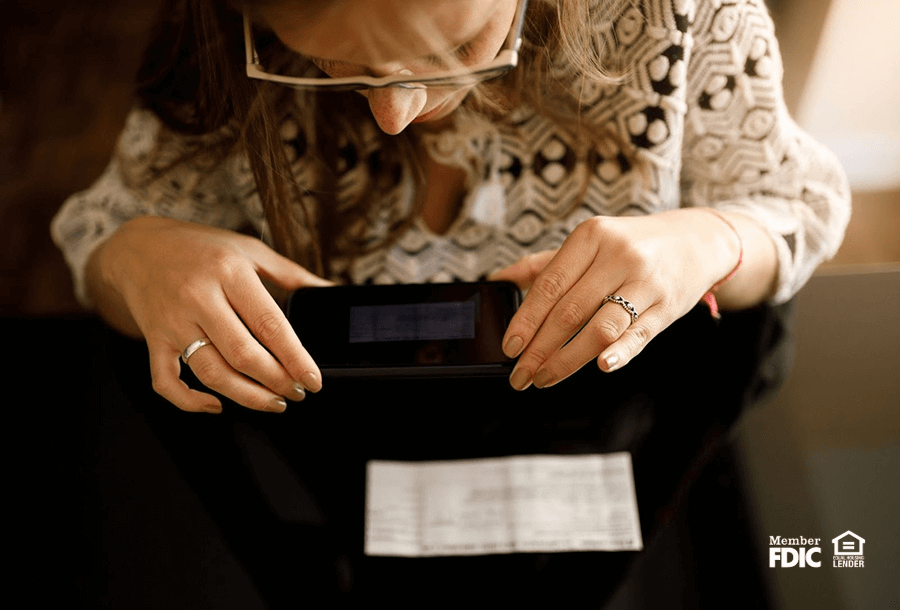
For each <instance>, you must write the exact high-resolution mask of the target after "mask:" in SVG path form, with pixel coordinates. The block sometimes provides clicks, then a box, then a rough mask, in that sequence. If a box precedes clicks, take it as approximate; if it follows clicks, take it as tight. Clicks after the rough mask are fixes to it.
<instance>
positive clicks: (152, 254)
mask: <svg viewBox="0 0 900 610" xmlns="http://www.w3.org/2000/svg"><path fill="white" fill-rule="evenodd" d="M263 278H264V279H266V280H267V281H270V282H272V283H274V284H277V285H278V286H281V287H282V288H284V289H286V290H293V289H296V288H300V287H303V286H327V285H330V284H331V282H328V281H327V280H324V279H322V278H320V277H318V276H316V275H314V274H312V273H310V272H309V271H307V270H306V269H304V268H303V267H301V266H299V265H297V264H296V263H294V262H292V261H291V260H289V259H287V258H285V257H283V256H281V255H280V254H278V253H276V252H275V251H273V250H272V249H270V248H269V247H268V246H266V245H265V244H264V243H263V242H261V241H260V240H258V239H254V238H252V237H248V236H245V235H241V234H239V233H235V232H233V231H228V230H225V229H218V228H214V227H209V226H205V225H198V224H192V223H186V222H181V221H177V220H172V219H169V218H161V217H151V216H147V217H140V218H136V219H134V220H131V221H129V222H128V223H126V224H124V225H122V226H121V227H120V228H119V229H118V230H117V231H116V233H114V234H113V235H112V236H111V237H110V238H109V239H107V240H106V241H105V242H104V243H103V244H102V245H101V246H100V247H98V248H97V250H95V252H94V254H93V255H92V257H91V262H90V264H89V266H88V286H89V288H88V289H89V291H90V292H91V296H92V297H93V298H94V300H95V301H96V302H97V304H98V307H99V309H100V312H101V314H102V315H103V316H104V317H105V318H107V320H108V321H110V322H111V323H113V325H115V326H117V327H118V328H119V329H120V330H123V331H125V332H129V333H130V334H137V333H140V334H141V335H143V337H144V339H145V340H146V341H147V347H148V349H149V352H150V370H151V375H152V377H153V388H154V390H156V392H158V393H159V394H160V395H162V396H163V397H164V398H166V399H168V400H169V401H171V402H172V403H173V404H175V406H177V407H178V408H180V409H183V410H185V411H207V412H220V411H221V409H222V406H221V403H220V402H219V400H218V399H217V398H215V397H214V396H212V395H211V394H207V393H204V392H200V391H197V390H193V389H191V388H189V387H188V386H187V384H185V383H184V382H182V381H181V380H180V379H179V374H180V370H181V369H180V367H181V360H180V358H181V354H182V351H183V350H184V349H185V347H187V346H188V345H189V344H191V343H192V342H193V341H195V340H197V339H199V338H201V337H206V338H208V339H209V344H208V345H206V346H204V347H201V348H200V349H198V350H197V351H196V352H195V353H194V354H193V355H192V356H191V357H190V359H189V366H190V367H191V369H192V370H193V371H194V374H195V375H196V376H197V378H198V379H199V380H200V381H201V382H202V383H203V384H205V385H206V386H207V387H208V388H210V389H212V390H215V391H216V392H219V393H220V394H222V395H224V396H227V397H229V398H231V399H232V400H234V401H235V402H237V403H239V404H241V405H244V406H246V407H249V408H251V409H257V410H262V411H283V410H284V409H285V407H286V405H287V403H286V402H285V400H284V399H285V398H287V399H290V400H294V401H296V400H302V399H303V397H304V396H305V392H306V391H307V390H309V391H312V392H317V391H319V390H320V389H321V387H322V377H321V373H320V372H319V369H318V367H317V366H316V363H315V362H314V361H313V359H312V358H311V357H310V355H309V354H308V353H307V352H306V350H305V349H304V348H303V346H302V345H301V344H300V340H299V339H298V338H297V335H296V333H294V330H293V328H292V327H291V325H290V323H289V322H288V320H287V318H286V317H285V315H284V313H283V312H282V310H281V308H280V307H279V306H278V304H277V303H276V301H275V299H274V298H273V297H272V295H271V294H270V293H269V291H268V290H267V289H266V288H265V286H264V285H263V281H262V279H263Z"/></svg>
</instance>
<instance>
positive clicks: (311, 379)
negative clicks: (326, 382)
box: [300, 373, 322, 392]
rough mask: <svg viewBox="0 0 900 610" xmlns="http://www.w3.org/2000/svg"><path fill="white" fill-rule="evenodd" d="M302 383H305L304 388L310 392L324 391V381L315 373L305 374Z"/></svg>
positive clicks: (301, 379)
mask: <svg viewBox="0 0 900 610" xmlns="http://www.w3.org/2000/svg"><path fill="white" fill-rule="evenodd" d="M300 381H301V382H302V383H303V387H305V388H306V389H307V390H309V391H310V392H318V391H319V390H321V389H322V380H321V379H319V376H318V375H316V374H315V373H305V374H304V375H303V377H301V378H300Z"/></svg>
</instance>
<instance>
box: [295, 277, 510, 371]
mask: <svg viewBox="0 0 900 610" xmlns="http://www.w3.org/2000/svg"><path fill="white" fill-rule="evenodd" d="M521 301H522V295H521V293H520V292H519V289H518V287H517V286H516V285H515V284H512V283H509V282H455V283H447V284H391V285H364V286H329V287H323V288H301V289H299V290H297V291H295V292H293V293H292V294H291V297H290V299H289V301H288V305H287V317H288V320H290V322H291V325H292V326H293V328H294V330H295V331H296V333H297V335H298V336H299V337H300V341H301V342H302V343H303V346H304V347H305V348H306V350H307V351H308V352H309V353H310V355H311V356H312V357H313V359H314V360H315V361H316V364H318V366H319V369H320V370H321V371H322V375H323V376H324V377H395V378H402V377H427V376H433V377H471V376H486V375H509V374H510V372H511V371H512V367H513V364H514V361H513V360H511V359H510V358H507V357H506V356H505V355H504V354H503V351H502V350H501V342H502V339H503V334H504V333H505V332H506V328H507V326H508V325H509V322H510V320H511V319H512V317H513V314H515V312H516V309H518V307H519V305H520V303H521Z"/></svg>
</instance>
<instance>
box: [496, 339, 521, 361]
mask: <svg viewBox="0 0 900 610" xmlns="http://www.w3.org/2000/svg"><path fill="white" fill-rule="evenodd" d="M524 344H525V342H524V341H522V337H520V336H518V335H513V336H512V337H510V338H509V339H507V340H506V344H505V345H504V346H503V353H504V354H506V356H507V358H515V357H516V356H518V355H519V353H520V352H521V351H522V347H523V346H524ZM495 345H496V344H495Z"/></svg>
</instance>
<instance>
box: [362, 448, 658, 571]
mask: <svg viewBox="0 0 900 610" xmlns="http://www.w3.org/2000/svg"><path fill="white" fill-rule="evenodd" d="M641 548H643V543H642V540H641V531H640V521H639V519H638V509H637V500H636V497H635V490H634V475H633V472H632V466H631V455H630V454H628V453H613V454H605V455H531V456H512V457H503V458H487V459H477V460H453V461H440V462H390V461H370V462H369V463H368V465H367V481H366V539H365V552H366V554H367V555H380V556H403V557H430V556H444V555H491V554H500V553H519V552H561V551H637V550H640V549H641Z"/></svg>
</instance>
